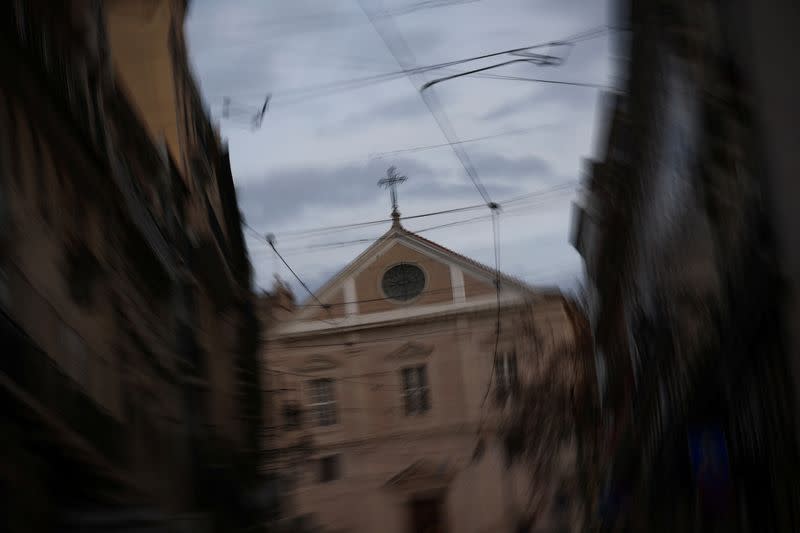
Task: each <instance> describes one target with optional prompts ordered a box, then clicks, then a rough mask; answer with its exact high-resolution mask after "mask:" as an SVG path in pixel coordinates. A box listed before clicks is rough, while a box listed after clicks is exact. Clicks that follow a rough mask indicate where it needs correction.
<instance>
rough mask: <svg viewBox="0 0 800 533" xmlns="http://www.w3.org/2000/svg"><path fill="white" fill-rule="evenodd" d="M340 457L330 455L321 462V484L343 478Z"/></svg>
mask: <svg viewBox="0 0 800 533" xmlns="http://www.w3.org/2000/svg"><path fill="white" fill-rule="evenodd" d="M339 463H340V461H339V456H338V455H329V456H327V457H322V458H321V459H320V460H319V482H320V483H329V482H331V481H336V480H337V479H339V478H341V477H342V467H341V465H340V464H339Z"/></svg>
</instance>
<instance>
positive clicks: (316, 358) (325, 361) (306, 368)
mask: <svg viewBox="0 0 800 533" xmlns="http://www.w3.org/2000/svg"><path fill="white" fill-rule="evenodd" d="M339 366H340V365H339V363H338V362H337V361H336V360H334V359H331V358H330V357H324V356H322V355H312V356H310V357H307V358H306V360H305V361H303V364H302V366H300V367H298V368H297V370H298V371H300V372H321V371H323V370H333V369H334V368H338V367H339Z"/></svg>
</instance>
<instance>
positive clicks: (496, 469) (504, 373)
mask: <svg viewBox="0 0 800 533" xmlns="http://www.w3.org/2000/svg"><path fill="white" fill-rule="evenodd" d="M317 298H318V300H317V299H310V300H308V301H307V302H306V303H305V304H304V305H302V306H298V307H297V308H294V307H292V306H291V304H286V302H288V300H287V299H284V304H285V305H284V306H283V308H284V312H283V316H282V317H281V316H278V315H277V314H274V315H273V320H275V322H274V327H273V328H272V330H271V331H270V332H269V334H268V341H267V344H266V346H265V357H264V372H265V374H266V379H265V383H268V384H270V386H269V388H270V390H272V391H274V394H273V399H272V402H271V403H272V406H273V408H272V411H271V413H270V422H269V423H270V429H271V430H272V433H276V434H277V437H276V438H277V440H276V441H275V442H279V443H281V445H280V448H281V449H280V450H279V452H278V453H276V454H275V457H277V459H275V458H273V463H272V464H276V463H279V464H280V465H281V469H282V470H283V472H290V473H291V474H290V475H289V478H290V479H291V483H290V489H291V490H290V494H291V498H290V502H289V505H290V506H291V508H292V512H294V513H299V514H302V515H306V516H309V517H313V522H314V523H316V524H321V525H324V526H325V527H324V531H350V532H365V533H366V532H375V531H382V532H387V533H391V532H398V533H400V532H410V531H413V532H416V531H435V532H446V531H447V532H464V533H469V532H476V533H478V532H489V531H512V530H514V528H515V527H516V524H517V523H518V522H519V521H520V520H521V519H523V517H524V514H525V506H526V496H525V495H526V490H527V487H528V484H529V483H530V482H531V480H530V479H527V478H526V476H525V475H524V473H523V472H517V471H515V470H514V468H507V467H506V464H505V457H504V454H503V451H502V449H501V446H500V445H499V443H498V440H497V438H496V434H497V428H498V423H500V422H501V421H502V413H503V410H504V409H505V407H504V406H506V405H507V402H509V401H511V400H512V397H513V391H514V390H515V385H516V383H517V379H518V377H517V374H518V370H517V365H518V364H522V365H524V362H523V361H521V360H522V359H524V357H525V355H524V354H526V353H527V351H526V350H527V347H526V346H525V345H524V344H525V340H524V336H523V335H521V334H520V326H519V324H520V321H521V319H522V317H521V316H520V315H521V313H523V312H525V313H530V312H531V309H533V313H534V314H535V315H536V317H535V320H536V321H537V322H539V323H541V324H543V325H544V328H545V329H547V330H548V331H550V332H551V333H552V334H553V336H554V337H557V336H569V335H570V333H569V331H568V330H569V325H568V324H569V323H568V320H567V318H566V314H565V310H564V301H563V297H562V296H561V294H560V293H559V292H558V291H557V290H554V289H536V288H533V287H530V286H528V285H526V284H524V283H522V282H520V281H518V280H515V279H513V278H511V277H508V276H505V275H502V274H499V273H497V272H495V271H494V270H493V269H491V268H489V267H486V266H484V265H481V264H479V263H477V262H475V261H473V260H471V259H469V258H466V257H464V256H462V255H459V254H457V253H455V252H453V251H451V250H449V249H447V248H444V247H442V246H440V245H438V244H436V243H434V242H432V241H429V240H427V239H425V238H423V237H420V236H419V235H417V234H415V233H412V232H410V231H407V230H406V229H404V228H403V227H402V226H401V225H400V223H399V218H398V217H397V215H396V214H395V221H394V224H393V225H392V227H391V229H390V230H389V231H388V232H387V233H386V234H384V235H383V236H382V237H381V238H379V239H378V240H377V241H376V242H375V243H373V244H372V245H371V246H370V247H369V248H368V249H367V250H366V251H364V252H363V253H362V254H361V255H359V256H358V257H357V258H355V259H354V260H353V261H352V262H351V263H350V264H348V265H347V266H346V267H345V268H344V269H343V270H342V271H341V272H339V273H338V274H337V275H335V276H334V277H333V278H332V279H331V280H330V281H328V282H327V283H326V284H325V285H324V286H323V287H322V288H321V289H320V290H319V291H318V293H317ZM523 310H525V311H523ZM545 324H546V325H545ZM518 359H519V360H520V362H519V363H518ZM519 372H520V373H522V372H524V370H523V369H520V370H519Z"/></svg>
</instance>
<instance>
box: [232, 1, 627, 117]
mask: <svg viewBox="0 0 800 533" xmlns="http://www.w3.org/2000/svg"><path fill="white" fill-rule="evenodd" d="M360 3H361V2H360ZM361 8H362V10H363V11H364V12H365V13H366V14H367V18H368V19H370V22H372V24H373V27H375V21H374V20H373V19H372V17H370V15H369V13H367V10H366V9H365V8H364V6H363V5H362V6H361ZM384 18H385V17H384ZM376 29H377V27H376ZM609 30H616V28H612V27H610V26H607V25H602V26H596V27H593V28H590V29H587V30H585V31H583V32H579V33H577V34H573V35H571V36H568V37H564V38H561V39H557V40H551V41H546V42H542V43H538V44H534V45H530V46H523V47H518V48H511V49H508V50H502V51H499V52H491V53H488V54H482V55H477V56H472V57H468V58H463V59H458V60H453V61H446V62H442V63H436V64H431V65H422V66H419V65H413V62H410V61H409V62H406V61H403V62H398V65H399V66H400V67H401V70H397V71H393V72H385V73H381V74H373V75H370V76H362V77H358V78H350V79H346V80H338V81H334V82H328V83H323V84H318V85H310V86H305V87H295V88H290V89H286V90H283V91H276V92H275V93H273V97H274V100H275V101H276V102H277V103H276V104H275V105H279V106H280V105H293V104H298V103H302V102H305V101H307V100H308V99H309V98H317V97H319V96H324V95H327V94H334V93H337V92H341V91H347V90H352V89H359V88H362V87H366V86H368V85H371V84H374V83H383V82H386V81H392V80H396V79H399V78H402V77H405V76H412V75H416V74H421V73H425V72H430V71H433V70H439V69H443V68H448V67H452V66H455V65H461V64H464V63H469V62H473V61H479V60H482V59H488V58H492V57H498V56H502V55H508V54H514V53H519V52H525V51H530V50H535V49H539V48H545V47H553V46H572V45H574V44H576V43H579V42H583V41H585V40H589V39H594V38H597V37H601V36H603V35H604V34H605V33H607V32H608V31H609ZM379 33H380V32H379ZM381 38H382V39H383V37H382V36H381ZM384 42H385V43H387V41H386V39H384ZM387 48H388V43H387ZM390 50H391V49H390ZM393 55H394V54H393ZM404 64H405V67H404V66H403V65H404ZM485 76H486V77H494V76H492V75H485ZM482 77H483V76H482ZM525 81H530V80H525ZM415 89H416V87H415ZM262 96H263V94H261V95H259V98H261V97H262ZM287 97H289V98H288V99H287ZM292 97H293V98H292ZM225 98H229V97H227V96H226V97H225ZM231 103H233V102H232V101H231ZM237 105H238V104H237ZM254 113H255V106H254V108H253V111H252V112H250V113H249V115H250V116H252V115H253V114H254Z"/></svg>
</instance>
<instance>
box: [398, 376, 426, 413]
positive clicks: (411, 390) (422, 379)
mask: <svg viewBox="0 0 800 533" xmlns="http://www.w3.org/2000/svg"><path fill="white" fill-rule="evenodd" d="M402 374H403V398H404V400H405V406H406V416H410V415H419V414H422V413H424V412H426V411H428V410H429V409H430V408H431V404H430V401H429V400H428V375H427V373H426V369H425V365H420V366H415V367H411V368H404V369H403V370H402Z"/></svg>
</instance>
